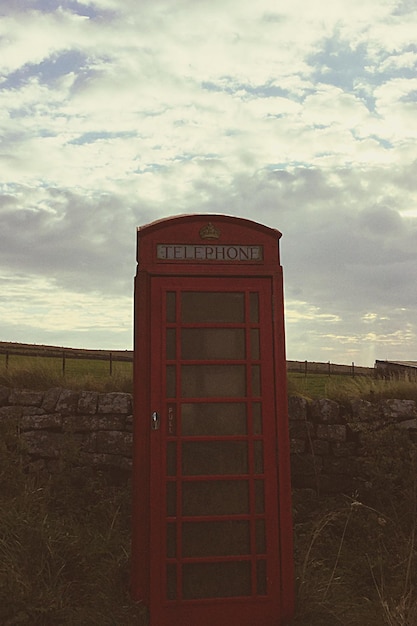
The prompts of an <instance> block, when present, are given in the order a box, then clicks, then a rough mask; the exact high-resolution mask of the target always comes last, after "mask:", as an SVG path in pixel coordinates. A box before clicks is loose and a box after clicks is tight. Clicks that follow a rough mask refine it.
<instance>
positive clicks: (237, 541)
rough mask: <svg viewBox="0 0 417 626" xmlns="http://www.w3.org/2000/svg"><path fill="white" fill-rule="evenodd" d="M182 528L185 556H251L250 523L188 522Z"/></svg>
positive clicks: (183, 553)
mask: <svg viewBox="0 0 417 626" xmlns="http://www.w3.org/2000/svg"><path fill="white" fill-rule="evenodd" d="M182 528H183V530H182V555H183V556H232V555H236V554H250V526H249V522H246V521H240V520H239V521H232V520H228V521H227V522H186V523H184V524H183V527H182ZM262 552H263V551H262Z"/></svg>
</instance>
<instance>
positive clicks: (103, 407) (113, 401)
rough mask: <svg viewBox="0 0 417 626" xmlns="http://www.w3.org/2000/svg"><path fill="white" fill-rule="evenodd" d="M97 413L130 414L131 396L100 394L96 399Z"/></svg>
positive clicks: (117, 393) (124, 394) (116, 393)
mask: <svg viewBox="0 0 417 626" xmlns="http://www.w3.org/2000/svg"><path fill="white" fill-rule="evenodd" d="M97 411H98V413H108V414H110V413H113V414H124V415H128V414H130V413H131V412H132V396H131V394H130V393H122V392H119V391H115V392H112V393H100V394H99V397H98V409H97Z"/></svg>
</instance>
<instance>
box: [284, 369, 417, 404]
mask: <svg viewBox="0 0 417 626" xmlns="http://www.w3.org/2000/svg"><path fill="white" fill-rule="evenodd" d="M288 392H289V394H290V395H291V394H292V395H301V396H304V397H306V398H309V399H312V400H313V399H317V398H329V399H330V400H334V401H335V402H339V403H341V404H344V403H345V402H347V401H350V400H353V399H355V398H362V399H364V400H368V401H371V402H374V401H377V400H383V399H389V398H395V399H404V400H405V399H407V400H415V401H417V380H414V381H411V380H410V381H406V380H382V379H375V378H372V377H369V376H355V377H351V376H340V375H332V376H326V375H323V374H309V375H308V376H304V375H303V374H298V373H291V372H290V373H289V374H288Z"/></svg>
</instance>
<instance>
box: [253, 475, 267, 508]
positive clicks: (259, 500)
mask: <svg viewBox="0 0 417 626" xmlns="http://www.w3.org/2000/svg"><path fill="white" fill-rule="evenodd" d="M264 512H265V495H264V482H263V480H255V513H264Z"/></svg>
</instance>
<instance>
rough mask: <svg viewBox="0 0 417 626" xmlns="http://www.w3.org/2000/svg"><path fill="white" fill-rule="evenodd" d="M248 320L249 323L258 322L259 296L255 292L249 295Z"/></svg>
mask: <svg viewBox="0 0 417 626" xmlns="http://www.w3.org/2000/svg"><path fill="white" fill-rule="evenodd" d="M249 306H250V321H251V324H258V323H259V296H258V294H257V293H251V294H250V295H249Z"/></svg>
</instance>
